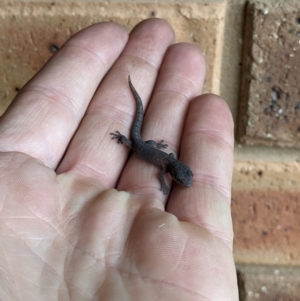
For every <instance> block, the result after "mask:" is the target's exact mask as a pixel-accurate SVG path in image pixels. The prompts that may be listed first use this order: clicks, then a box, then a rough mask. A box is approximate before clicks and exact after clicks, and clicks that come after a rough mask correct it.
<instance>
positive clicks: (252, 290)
mask: <svg viewBox="0 0 300 301" xmlns="http://www.w3.org/2000/svg"><path fill="white" fill-rule="evenodd" d="M96 2H97V3H96V4H95V2H93V3H90V2H86V1H83V0H82V1H80V0H78V1H75V2H74V1H73V2H68V1H46V0H44V1H39V2H36V1H33V2H31V1H23V2H20V1H10V2H3V1H2V2H1V7H0V19H1V22H0V74H1V81H2V83H1V85H0V96H1V101H0V114H2V113H3V112H4V110H5V109H6V107H7V106H8V105H9V103H10V102H11V100H12V99H13V98H14V96H15V95H16V94H17V92H18V90H19V89H20V88H21V87H22V86H23V85H24V84H25V83H26V82H27V81H28V79H30V78H31V77H32V76H33V75H34V74H35V73H36V72H37V71H38V70H39V68H40V67H41V66H42V65H43V64H44V63H45V62H46V61H47V59H48V58H49V57H50V56H51V55H52V54H53V53H54V52H55V51H57V49H58V48H59V47H60V46H61V45H62V43H63V42H64V41H65V40H66V39H68V38H69V37H70V36H71V35H72V34H74V33H75V32H77V31H78V30H80V29H82V28H84V27H86V26H88V25H90V24H92V23H96V22H100V21H107V20H111V21H115V22H118V23H120V24H122V25H123V26H125V27H126V28H128V29H131V28H132V27H133V26H134V25H135V24H137V23H138V22H139V21H141V20H143V19H145V18H149V17H153V16H154V17H155V16H156V17H160V18H164V19H166V20H168V21H169V22H170V24H171V25H172V26H173V28H174V30H175V32H176V36H177V41H186V42H190V43H194V44H196V45H198V46H199V48H200V49H201V50H202V52H203V53H204V54H205V56H206V60H207V78H206V82H205V88H204V90H205V92H208V91H210V92H214V93H218V94H221V95H222V96H223V97H224V98H225V99H226V100H227V101H228V104H229V106H230V108H231V110H232V113H233V116H234V119H235V120H236V128H237V143H236V149H235V164H234V176H233V191H232V192H233V193H232V214H233V223H234V230H235V246H234V255H235V260H236V263H237V268H238V275H239V285H240V298H241V300H300V297H299V296H300V285H299V283H300V281H299V280H300V276H299V275H300V268H298V267H299V265H300V236H299V233H300V188H299V187H300V153H299V147H300V88H299V87H300V86H299V82H300V75H299V74H300V73H299V66H300V5H299V3H298V1H285V2H283V1H281V2H280V1H275V0H269V1H265V2H264V3H263V2H262V1H252V2H250V3H249V4H248V5H247V7H246V1H240V0H228V1H221V0H220V1H217V0H216V1H209V0H208V1H184V2H183V3H182V4H179V3H177V2H176V3H174V2H173V1H162V2H160V4H157V3H155V1H153V4H151V3H150V2H151V1H148V3H143V1H140V2H139V1H118V2H116V1H111V2H110V3H107V2H102V1H96Z"/></svg>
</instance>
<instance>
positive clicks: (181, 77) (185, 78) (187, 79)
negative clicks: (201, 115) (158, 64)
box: [166, 73, 199, 98]
mask: <svg viewBox="0 0 300 301" xmlns="http://www.w3.org/2000/svg"><path fill="white" fill-rule="evenodd" d="M166 75H167V74H166ZM172 76H173V77H174V78H179V79H183V80H185V81H187V82H189V83H191V84H192V85H193V87H194V88H195V90H198V89H199V84H198V85H196V84H195V83H194V82H193V81H192V80H191V79H189V78H187V77H185V76H181V75H179V74H176V73H175V74H174V73H172ZM190 90H191V91H192V90H193V89H192V88H191V89H190ZM183 95H184V94H183ZM186 97H187V98H189V97H188V96H186Z"/></svg>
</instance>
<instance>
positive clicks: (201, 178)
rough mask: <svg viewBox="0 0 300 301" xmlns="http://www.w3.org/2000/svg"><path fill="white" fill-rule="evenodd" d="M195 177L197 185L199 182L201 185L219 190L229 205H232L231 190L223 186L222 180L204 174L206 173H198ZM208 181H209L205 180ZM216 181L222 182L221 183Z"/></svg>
mask: <svg viewBox="0 0 300 301" xmlns="http://www.w3.org/2000/svg"><path fill="white" fill-rule="evenodd" d="M194 177H195V183H196V182H198V183H200V184H204V185H208V186H212V187H214V188H216V189H217V191H218V192H220V194H221V195H222V196H223V197H224V198H225V200H226V201H228V203H229V204H230V203H231V189H229V188H228V189H226V187H227V185H226V184H222V182H223V181H222V180H223V179H222V178H220V177H217V176H214V175H211V174H204V173H197V174H194ZM205 179H207V181H206V180H205ZM216 180H221V183H219V181H216Z"/></svg>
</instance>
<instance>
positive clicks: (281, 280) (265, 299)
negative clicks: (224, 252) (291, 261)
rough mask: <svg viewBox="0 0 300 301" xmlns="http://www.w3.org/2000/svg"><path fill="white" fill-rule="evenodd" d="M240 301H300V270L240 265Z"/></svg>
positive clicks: (238, 268)
mask: <svg viewBox="0 0 300 301" xmlns="http://www.w3.org/2000/svg"><path fill="white" fill-rule="evenodd" d="M237 270H238V280H239V281H238V282H239V292H240V301H251V300H257V301H275V300H276V301H300V268H299V267H283V266H263V265H262V266H258V265H256V266H255V265H252V266H250V265H238V266H237Z"/></svg>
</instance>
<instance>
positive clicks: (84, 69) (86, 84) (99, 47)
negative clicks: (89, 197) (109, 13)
mask: <svg viewBox="0 0 300 301" xmlns="http://www.w3.org/2000/svg"><path fill="white" fill-rule="evenodd" d="M127 36H128V35H127V33H126V31H125V29H124V28H123V27H121V26H119V25H117V24H114V23H100V24H96V25H93V26H91V27H89V28H87V29H85V30H83V31H81V32H79V33H78V34H76V35H75V36H73V37H72V38H71V39H70V40H69V41H67V42H66V43H65V45H64V46H63V47H62V48H61V49H60V50H59V51H58V52H57V53H56V54H55V55H54V56H53V57H52V58H51V59H50V60H49V62H48V63H47V64H46V65H45V66H44V67H43V68H42V70H41V71H40V72H39V73H38V74H37V75H36V76H35V77H34V78H33V79H32V80H31V81H30V82H29V83H28V84H27V85H26V86H25V87H24V88H23V89H22V90H21V91H20V92H19V95H18V96H17V97H16V99H15V100H14V102H13V103H12V105H11V106H10V108H9V109H8V110H7V112H6V113H5V114H4V115H3V116H2V117H1V120H0V151H20V152H24V153H27V154H29V155H31V156H33V157H36V158H38V159H40V160H41V161H43V162H44V163H45V164H46V165H47V166H50V167H52V168H55V167H56V166H57V164H58V162H59V161H60V160H61V157H62V155H63V153H64V152H65V150H66V147H67V145H68V144H69V142H70V139H71V137H72V136H73V134H74V132H75V131H76V129H77V127H78V124H79V123H80V121H81V118H82V116H83V114H84V113H85V111H86V108H87V106H88V104H89V102H90V100H91V98H92V96H93V94H94V93H95V90H96V88H97V86H98V85H99V83H100V81H101V79H102V78H103V76H104V75H105V74H106V72H107V71H108V69H109V68H110V67H111V65H112V64H113V63H114V61H115V60H116V59H117V57H118V56H119V54H120V52H121V51H122V49H123V47H124V45H125V43H126V41H127Z"/></svg>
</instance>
